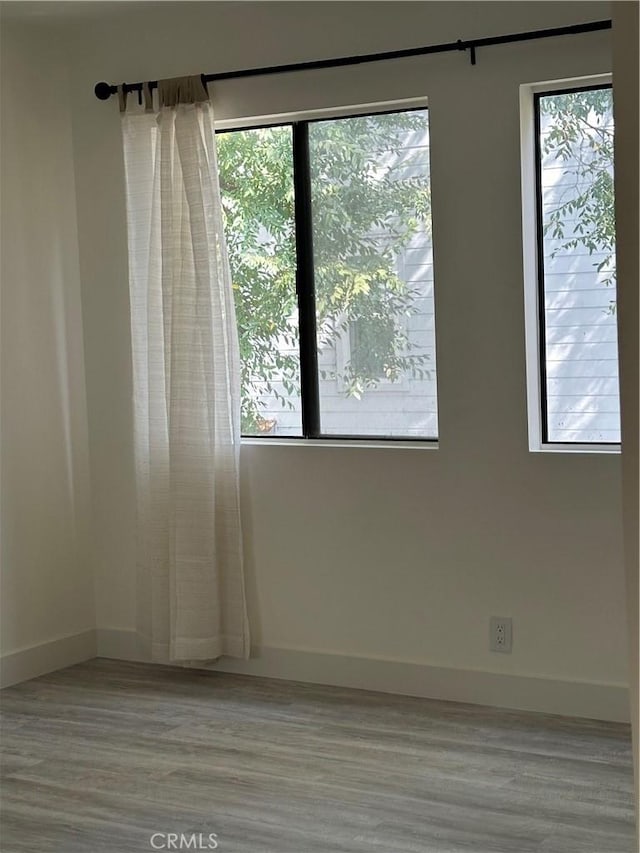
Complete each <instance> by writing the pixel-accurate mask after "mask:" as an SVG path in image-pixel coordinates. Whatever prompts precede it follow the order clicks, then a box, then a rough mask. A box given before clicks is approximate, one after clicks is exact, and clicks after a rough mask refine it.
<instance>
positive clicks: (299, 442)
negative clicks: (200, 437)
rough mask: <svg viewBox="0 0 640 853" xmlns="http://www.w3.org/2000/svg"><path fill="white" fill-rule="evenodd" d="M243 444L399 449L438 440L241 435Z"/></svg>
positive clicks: (434, 445) (418, 447)
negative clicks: (257, 436) (253, 436)
mask: <svg viewBox="0 0 640 853" xmlns="http://www.w3.org/2000/svg"><path fill="white" fill-rule="evenodd" d="M242 445H243V446H257V447H266V446H267V445H275V446H276V447H348V448H349V449H354V448H358V449H359V448H364V449H367V450H371V449H374V448H375V449H383V450H390V449H395V448H398V449H400V450H438V447H439V445H438V442H437V441H434V440H429V439H422V440H420V439H419V440H417V441H412V440H411V439H407V440H406V441H405V440H404V439H393V440H391V441H385V440H384V439H380V440H379V441H377V440H376V439H358V438H354V439H348V438H335V439H334V438H284V437H283V438H252V437H246V438H245V437H243V438H242Z"/></svg>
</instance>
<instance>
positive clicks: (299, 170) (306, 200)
mask: <svg viewBox="0 0 640 853" xmlns="http://www.w3.org/2000/svg"><path fill="white" fill-rule="evenodd" d="M428 110H429V107H428V104H427V102H426V99H413V100H412V101H411V102H409V103H402V102H399V103H395V102H394V104H393V105H389V104H375V105H369V106H367V105H363V106H361V107H357V108H355V107H354V108H352V109H337V110H326V111H324V110H322V111H313V112H312V113H311V114H308V115H304V116H302V115H300V116H286V117H285V116H277V117H276V116H274V117H273V118H274V120H273V121H268V120H265V121H264V122H261V123H256V122H254V121H251V122H250V123H248V124H240V123H237V122H235V121H234V122H230V123H229V124H228V125H227V126H223V127H217V128H216V134H224V133H237V132H242V131H249V130H261V129H263V128H271V127H290V128H291V151H292V164H293V188H294V231H295V245H296V277H295V278H296V297H297V304H298V339H299V340H298V343H299V353H300V403H301V429H302V434H301V435H290V436H288V435H273V436H270V435H264V436H257V435H248V434H245V433H243V434H242V436H241V438H242V441H243V443H247V444H254V443H255V444H260V445H263V444H304V445H310V444H313V445H318V446H320V445H322V446H327V445H334V446H350V445H351V446H352V445H354V444H355V445H357V446H366V447H375V446H378V447H380V446H383V447H384V446H387V447H389V446H393V447H430V448H434V449H436V448H437V447H438V441H439V437H438V436H435V437H426V436H425V437H422V436H411V435H401V436H385V435H375V434H374V435H367V434H350V433H348V434H336V433H322V431H321V429H320V427H321V406H320V385H319V383H320V374H319V370H318V358H317V356H318V352H317V335H316V331H317V330H316V302H315V269H314V255H313V215H312V197H311V168H310V154H309V151H310V149H309V127H310V125H312V124H318V123H320V122H325V121H340V120H343V119H344V120H348V119H351V118H363V117H369V116H379V115H393V114H396V113H407V112H418V111H428ZM434 292H435V282H434ZM399 390H401V389H399Z"/></svg>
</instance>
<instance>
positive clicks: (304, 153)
mask: <svg viewBox="0 0 640 853" xmlns="http://www.w3.org/2000/svg"><path fill="white" fill-rule="evenodd" d="M293 183H294V190H295V230H296V292H297V296H298V321H299V338H300V384H301V389H302V432H303V435H304V437H305V438H317V437H318V436H319V435H320V397H319V389H318V347H317V337H316V305H315V277H314V261H313V223H312V211H311V171H310V165H309V125H308V123H307V122H306V121H300V122H295V123H294V124H293Z"/></svg>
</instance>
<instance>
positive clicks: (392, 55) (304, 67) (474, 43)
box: [94, 21, 611, 101]
mask: <svg viewBox="0 0 640 853" xmlns="http://www.w3.org/2000/svg"><path fill="white" fill-rule="evenodd" d="M609 29H611V21H589V22H588V23H586V24H572V25H571V26H568V27H553V28H550V29H546V30H530V31H529V32H525V33H511V34H509V35H505V36H489V37H488V38H481V39H470V40H466V41H463V40H462V39H458V40H457V41H451V42H445V43H444V44H430V45H425V46H424V47H410V48H407V49H405V50H390V51H387V52H385V53H364V54H361V55H360V56H341V57H337V58H335V59H315V60H311V61H310V62H292V63H290V64H289V65H268V66H265V67H263V68H245V69H242V70H237V71H221V72H219V73H218V74H203V75H202V80H203V82H204V83H213V82H214V81H216V80H235V79H237V78H239V77H258V76H266V75H267V74H286V73H288V72H291V71H314V70H317V69H319V68H343V67H345V66H347V65H361V64H363V63H366V62H383V61H384V60H387V59H406V58H407V57H411V56H426V55H427V54H431V53H448V52H450V51H454V50H464V51H466V50H468V51H469V55H470V59H471V64H472V65H475V64H476V48H478V47H490V46H492V45H495V44H510V43H512V42H519V41H533V40H534V39H544V38H551V37H553V36H571V35H577V34H578V33H592V32H596V31H597V30H609ZM143 86H144V83H124V84H123V88H124V91H125V92H141V91H142V88H143ZM149 86H150V88H151V89H155V88H157V86H158V83H157V81H156V80H152V81H150V83H149ZM94 91H95V94H96V97H97V98H99V100H101V101H106V100H108V99H109V98H110V97H111V95H116V94H117V93H118V87H117V86H112V85H111V84H110V83H104V82H102V83H96V85H95V89H94Z"/></svg>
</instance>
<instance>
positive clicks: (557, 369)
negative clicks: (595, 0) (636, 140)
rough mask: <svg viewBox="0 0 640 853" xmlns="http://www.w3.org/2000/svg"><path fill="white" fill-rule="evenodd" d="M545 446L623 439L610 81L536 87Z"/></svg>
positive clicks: (539, 292) (540, 331) (539, 280)
mask: <svg viewBox="0 0 640 853" xmlns="http://www.w3.org/2000/svg"><path fill="white" fill-rule="evenodd" d="M534 122H535V150H536V176H535V179H536V196H537V199H536V207H537V211H536V214H537V275H538V312H539V316H538V344H539V359H540V404H541V441H542V443H543V444H548V445H553V444H558V445H561V444H567V445H570V444H574V445H575V444H582V445H593V444H601V445H606V444H614V445H615V444H617V443H619V442H620V402H619V394H618V343H617V323H616V271H615V217H614V188H613V142H614V128H613V104H612V91H611V87H610V86H608V85H607V86H597V87H590V88H577V89H571V90H562V91H550V92H538V93H536V94H535V95H534Z"/></svg>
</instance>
